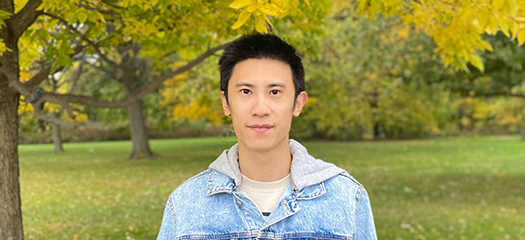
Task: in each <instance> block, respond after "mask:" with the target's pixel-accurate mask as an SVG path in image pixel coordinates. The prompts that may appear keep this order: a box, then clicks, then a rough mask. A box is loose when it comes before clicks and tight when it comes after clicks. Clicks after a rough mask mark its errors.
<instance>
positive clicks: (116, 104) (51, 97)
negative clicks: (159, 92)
mask: <svg viewBox="0 0 525 240" xmlns="http://www.w3.org/2000/svg"><path fill="white" fill-rule="evenodd" d="M224 47H225V45H219V46H217V47H214V48H211V49H208V50H207V51H206V52H204V53H203V54H202V55H200V56H199V57H197V58H196V59H194V60H193V61H191V62H189V63H188V64H186V65H184V66H182V67H180V68H177V69H176V70H174V71H172V72H169V73H166V74H164V75H161V76H158V77H157V78H155V79H154V80H153V81H151V82H150V83H149V84H148V86H146V87H145V88H143V89H142V90H141V91H140V92H139V93H137V94H135V95H133V96H129V97H127V98H126V99H124V100H118V101H106V100H101V99H98V98H94V97H90V96H85V95H74V94H58V93H46V94H45V95H43V96H42V98H41V99H43V100H45V101H46V102H53V103H58V104H61V105H63V104H64V103H65V104H68V103H79V104H84V105H89V106H93V107H101V108H122V107H126V106H128V105H129V104H131V103H133V102H135V101H137V100H139V99H142V98H144V97H145V96H146V95H148V94H149V93H151V92H153V91H154V90H155V89H156V88H157V87H158V86H159V85H160V84H162V83H163V82H164V81H166V80H168V79H170V78H172V77H174V76H176V75H178V74H181V73H183V72H185V71H188V70H190V69H191V68H192V67H194V66H195V65H197V64H199V63H201V62H202V61H204V59H206V58H207V57H209V56H211V55H213V54H214V53H215V52H217V51H219V50H221V49H224Z"/></svg>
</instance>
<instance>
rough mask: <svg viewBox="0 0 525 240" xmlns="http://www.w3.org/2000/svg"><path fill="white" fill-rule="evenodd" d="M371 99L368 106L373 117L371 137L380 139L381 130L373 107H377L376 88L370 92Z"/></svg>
mask: <svg viewBox="0 0 525 240" xmlns="http://www.w3.org/2000/svg"><path fill="white" fill-rule="evenodd" d="M371 95H372V100H370V108H371V109H372V118H373V121H374V122H373V129H372V131H373V137H374V140H380V139H381V131H380V124H379V121H378V120H377V113H376V111H375V109H377V108H379V103H378V102H379V91H378V90H377V88H374V91H373V92H372V94H371Z"/></svg>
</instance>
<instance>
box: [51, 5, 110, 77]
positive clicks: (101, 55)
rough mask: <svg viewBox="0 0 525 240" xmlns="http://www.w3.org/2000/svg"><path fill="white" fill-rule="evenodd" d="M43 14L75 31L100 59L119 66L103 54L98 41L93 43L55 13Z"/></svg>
mask: <svg viewBox="0 0 525 240" xmlns="http://www.w3.org/2000/svg"><path fill="white" fill-rule="evenodd" d="M42 14H43V15H46V16H48V17H51V18H54V19H57V20H59V21H60V22H62V23H63V24H64V25H66V26H67V27H68V28H69V29H71V30H72V31H73V32H75V33H77V34H78V35H79V36H80V38H82V40H84V41H86V42H87V43H88V44H89V45H91V46H92V47H93V50H95V52H97V54H98V55H99V56H100V58H101V59H102V60H104V61H105V62H107V63H109V64H110V65H112V66H113V67H117V68H120V66H119V65H118V64H117V63H115V62H113V61H111V60H109V58H107V57H106V55H105V54H103V53H102V52H101V51H100V49H99V48H98V43H95V42H93V41H91V40H90V39H89V38H88V37H87V36H86V35H84V34H83V33H82V32H80V31H79V30H78V29H77V28H75V27H73V26H72V25H70V24H69V23H68V22H67V21H66V20H65V19H64V18H61V17H59V16H57V15H54V14H51V13H47V12H43V13H42Z"/></svg>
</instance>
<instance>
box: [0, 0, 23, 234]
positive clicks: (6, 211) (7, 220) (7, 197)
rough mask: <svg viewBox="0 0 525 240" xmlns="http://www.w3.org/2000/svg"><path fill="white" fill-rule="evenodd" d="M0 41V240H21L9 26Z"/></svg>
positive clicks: (13, 48)
mask: <svg viewBox="0 0 525 240" xmlns="http://www.w3.org/2000/svg"><path fill="white" fill-rule="evenodd" d="M0 10H3V11H6V12H8V13H13V12H14V2H13V1H0ZM17 30H18V29H17ZM0 39H2V41H3V42H4V43H5V46H6V47H7V48H9V49H10V50H8V51H5V52H4V53H3V55H1V56H0V239H2V240H23V239H24V231H23V227H22V209H21V205H22V204H21V199H20V171H19V164H18V127H19V124H20V123H19V119H18V101H19V100H20V94H19V93H17V92H16V91H15V90H14V89H12V88H11V87H10V86H9V81H10V80H11V81H18V80H19V73H20V72H19V71H20V70H19V66H18V36H15V35H14V29H12V28H11V26H6V25H4V26H2V27H1V28H0Z"/></svg>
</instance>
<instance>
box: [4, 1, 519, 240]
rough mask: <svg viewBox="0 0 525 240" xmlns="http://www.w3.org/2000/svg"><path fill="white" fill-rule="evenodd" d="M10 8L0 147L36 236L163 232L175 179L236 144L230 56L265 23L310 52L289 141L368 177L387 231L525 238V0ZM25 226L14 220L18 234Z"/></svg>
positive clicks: (388, 234)
mask: <svg viewBox="0 0 525 240" xmlns="http://www.w3.org/2000/svg"><path fill="white" fill-rule="evenodd" d="M0 9H1V10H0V19H1V22H0V23H1V25H2V26H1V27H0V32H1V31H3V32H2V33H1V34H0V37H1V39H0V40H3V41H2V42H0V52H2V54H3V55H2V56H1V57H0V58H2V59H3V60H2V61H4V64H3V65H2V66H0V68H2V69H3V71H4V73H5V74H4V76H1V77H0V83H6V84H3V85H2V84H0V87H1V88H0V90H1V91H4V92H3V95H1V96H0V98H1V99H0V100H5V101H4V102H3V103H2V104H3V105H2V109H3V110H2V111H5V113H4V114H3V115H1V116H0V125H2V126H3V128H1V129H0V130H1V131H0V133H2V138H1V139H0V145H3V146H2V148H1V149H0V150H1V151H2V152H3V153H5V154H3V155H2V156H0V160H1V161H2V162H5V163H6V164H5V165H3V166H7V167H3V168H2V173H3V174H5V176H14V177H13V179H17V181H18V175H17V176H15V175H16V174H14V170H9V169H11V168H9V167H10V166H16V167H18V166H19V167H20V170H19V171H20V178H19V181H20V185H19V186H20V193H19V194H18V195H17V193H16V191H15V192H7V194H5V195H4V196H15V195H17V197H19V198H21V207H20V205H16V203H12V204H11V202H9V201H7V200H6V201H5V204H4V206H7V207H13V208H16V209H21V212H22V215H21V216H22V218H21V219H23V220H20V221H23V232H24V235H25V238H26V239H155V238H156V234H157V232H158V228H159V226H160V222H161V218H162V211H163V209H164V204H165V201H166V200H167V197H168V195H169V193H170V192H171V191H173V190H174V189H175V188H176V187H177V186H178V185H179V184H180V183H182V182H183V181H184V180H185V179H187V178H189V177H191V176H193V175H195V174H197V173H199V172H200V171H202V170H205V169H206V168H207V166H208V165H209V163H211V162H212V161H213V160H214V159H215V158H216V157H217V156H218V155H219V154H220V153H221V152H222V150H224V149H226V148H228V147H230V146H231V145H233V144H234V143H235V142H236V139H235V134H234V132H233V130H232V127H231V120H230V119H229V118H228V117H225V116H224V114H223V113H222V108H221V103H220V98H219V96H220V87H219V69H218V64H217V62H218V59H219V57H220V54H221V50H222V49H223V48H224V45H225V44H227V43H228V41H231V40H233V39H235V38H236V37H238V36H240V35H241V34H246V33H254V32H263V33H264V32H267V33H273V34H276V35H278V36H280V37H281V38H283V39H284V40H285V41H287V42H289V43H291V44H292V45H293V46H295V47H296V48H297V50H298V53H299V54H300V56H301V57H302V61H303V65H304V67H305V72H306V91H307V93H308V95H309V99H308V102H307V104H306V106H305V108H304V110H303V112H302V114H301V116H300V117H298V118H294V120H293V124H292V129H291V132H290V137H291V138H294V139H298V140H300V141H301V142H303V143H304V144H305V145H306V146H307V148H308V149H309V151H310V153H311V154H312V155H314V156H315V157H318V158H322V159H324V160H326V161H329V162H334V163H336V164H337V165H339V166H341V167H343V168H345V169H347V170H348V171H349V172H350V174H352V175H353V176H354V177H356V178H357V179H358V180H359V181H360V182H361V183H362V184H363V185H364V186H365V187H366V188H367V190H368V192H369V194H370V198H371V202H372V209H373V211H374V216H375V219H376V228H377V233H378V237H379V239H520V240H523V239H525V214H524V213H525V212H524V211H525V209H524V208H523V206H524V204H525V164H524V159H525V141H524V140H525V119H524V117H525V85H524V80H525V71H524V69H523V68H524V67H525V49H524V47H523V45H522V43H523V42H525V4H524V3H521V2H518V1H512V0H499V1H485V0H472V1H451V0H443V1H421V2H420V1H413V2H410V1H402V0H398V1H386V0H359V1H337V0H333V1H307V0H305V1H293V0H292V1H286V0H279V1H276V0H274V1H270V0H235V1H198V0H195V1H176V0H172V1H169V0H156V1H144V0H124V1H117V0H100V1H89V0H66V1H58V0H48V1H33V0H29V1H27V0H15V1H6V4H0ZM27 19H29V20H27ZM6 29H7V30H10V31H12V32H15V33H17V32H19V34H18V36H17V34H14V35H9V34H7V33H5V32H6V31H4V30H6ZM14 56H16V60H17V61H18V62H17V63H16V64H14V63H13V62H10V61H11V60H13V59H15V57H14ZM9 59H11V60H9ZM7 63H9V64H11V65H9V64H7ZM15 65H16V66H15ZM12 69H16V71H14V70H12ZM11 70H12V71H11ZM9 71H11V72H9ZM15 72H16V74H14V73H15ZM7 73H13V74H14V75H13V74H7ZM12 76H15V77H12ZM16 76H17V77H16ZM7 83H8V84H7ZM4 85H5V86H4ZM8 85H9V87H10V88H11V89H14V90H13V92H15V93H13V94H14V95H13V96H15V95H16V96H20V98H19V99H18V98H16V99H15V100H10V99H11V98H9V96H11V95H9V94H11V93H9V91H11V90H9V91H7V90H5V89H6V87H7V86H8ZM1 91H0V93H2V92H1ZM4 93H5V94H4ZM7 93H9V94H7ZM8 99H9V101H11V102H8ZM8 107H9V108H10V109H13V110H12V112H13V111H14V112H15V113H14V114H15V115H9V114H8V113H7V111H8V110H7V109H8ZM16 116H18V117H19V118H18V122H16V121H12V120H13V119H16ZM14 122H16V123H14ZM2 129H3V130H2ZM13 136H14V137H13ZM14 139H18V143H19V146H18V152H17V151H16V144H15V145H13V144H11V145H13V146H11V145H10V144H8V143H13V142H16V141H15V140H14ZM13 149H14V150H13ZM14 152H17V154H18V155H16V156H15V155H14ZM15 159H16V161H15ZM133 160H138V161H133ZM15 162H16V163H15ZM18 162H19V163H18ZM9 174H11V175H9ZM5 183H6V184H4V185H6V186H7V181H6V182H5ZM10 183H11V182H10ZM12 184H14V185H16V184H18V183H12ZM4 185H2V186H4ZM14 185H9V186H14ZM17 186H18V185H17ZM2 189H4V188H2ZM0 220H5V221H14V222H17V221H19V220H16V221H15V220H13V219H10V218H9V217H8V216H0ZM203 221H205V219H203ZM13 226H14V227H13ZM13 226H11V227H4V228H5V229H7V230H5V231H0V232H4V233H3V234H11V233H8V232H10V231H12V232H14V233H12V234H14V235H12V236H18V237H16V238H14V239H19V238H20V236H21V235H20V234H19V233H20V232H21V231H22V230H21V229H22V226H21V224H14V225H13ZM0 227H2V226H0ZM13 229H14V230H13ZM17 229H18V230H17ZM0 230H4V229H2V228H0ZM16 232H19V233H18V234H19V235H16V234H17V233H16ZM2 236H3V235H1V234H0V238H1V237H2ZM5 236H11V235H5ZM22 238H23V236H22ZM20 239H21V238H20Z"/></svg>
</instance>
